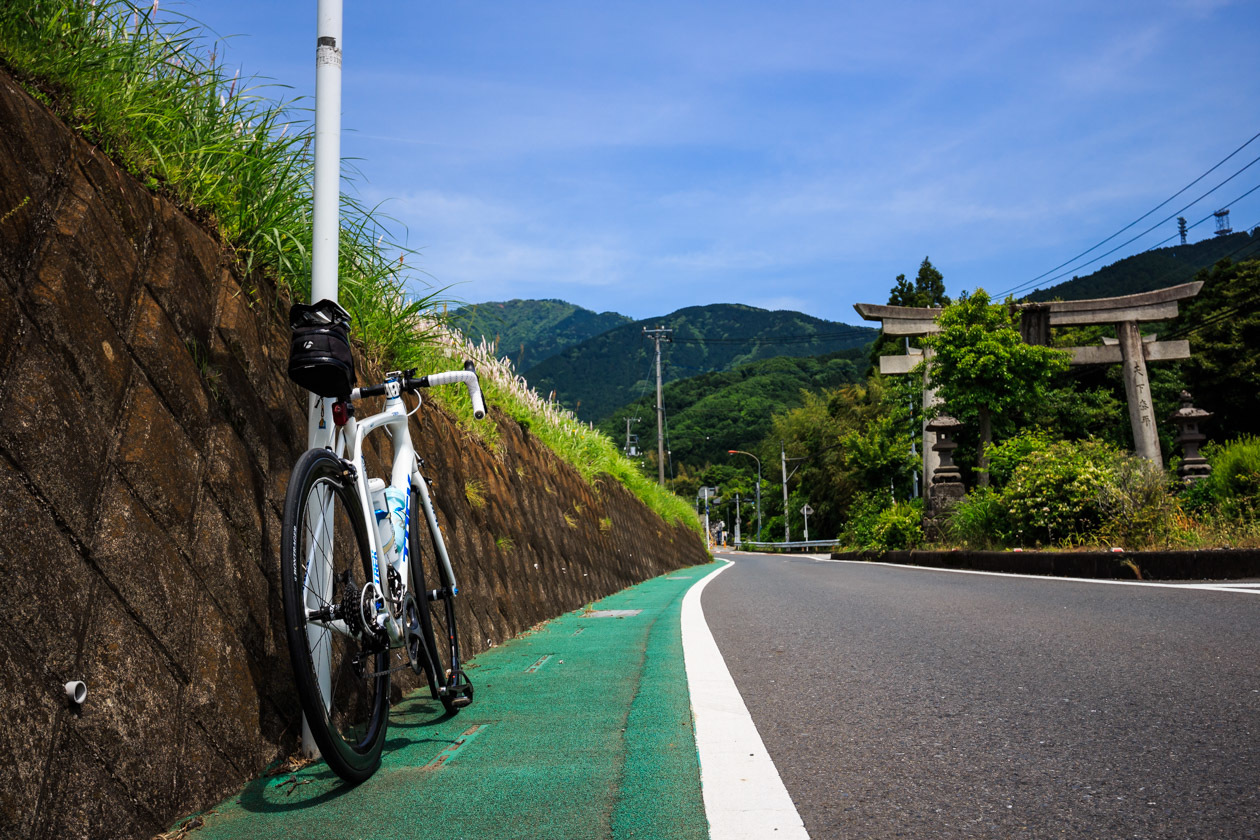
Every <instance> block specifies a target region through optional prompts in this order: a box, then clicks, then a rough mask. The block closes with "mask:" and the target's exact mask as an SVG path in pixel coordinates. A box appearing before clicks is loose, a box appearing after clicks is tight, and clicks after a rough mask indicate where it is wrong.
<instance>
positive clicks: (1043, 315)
mask: <svg viewBox="0 0 1260 840" xmlns="http://www.w3.org/2000/svg"><path fill="white" fill-rule="evenodd" d="M1201 288H1203V283H1202V282H1198V281H1196V282H1194V283H1183V284H1182V285H1180V286H1170V287H1168V288H1166V289H1157V290H1155V291H1153V292H1142V293H1140V294H1136V295H1123V296H1120V297H1110V298H1094V299H1092V300H1061V301H1053V302H1051V303H1019V304H1015V307H1014V308H1015V310H1016V311H1018V312H1019V313H1020V333H1021V334H1022V335H1023V337H1024V341H1026V342H1028V343H1029V344H1049V343H1050V327H1063V326H1079V325H1083V324H1114V325H1115V328H1116V338H1114V339H1107V338H1104V339H1103V343H1102V345H1101V346H1092V347H1065V348H1063V349H1065V350H1068V351H1070V352H1071V353H1072V360H1071V364H1073V365H1105V364H1122V365H1123V366H1124V367H1123V370H1124V393H1125V397H1126V399H1127V401H1128V404H1129V423H1130V424H1131V425H1132V427H1133V442H1134V448H1135V449H1136V450H1137V454H1138V455H1139V456H1141V457H1142V458H1145V459H1146V460H1148V461H1150V462H1151V463H1153V464H1155V465H1156V466H1159V467H1163V465H1164V459H1163V457H1162V456H1161V455H1160V451H1159V433H1158V430H1157V429H1156V425H1155V410H1154V408H1153V406H1152V405H1151V381H1150V377H1149V376H1148V375H1147V372H1146V363H1147V362H1161V361H1168V360H1172V359H1188V358H1190V342H1189V341H1185V340H1182V341H1157V340H1156V337H1155V336H1153V335H1148V336H1143V335H1142V334H1141V331H1140V330H1139V328H1138V324H1140V323H1143V322H1148V321H1169V320H1172V319H1173V318H1176V317H1177V315H1178V311H1179V310H1178V306H1177V302H1178V301H1181V300H1188V299H1190V298H1192V297H1194V296H1195V295H1197V294H1198V293H1199V289H1201Z"/></svg>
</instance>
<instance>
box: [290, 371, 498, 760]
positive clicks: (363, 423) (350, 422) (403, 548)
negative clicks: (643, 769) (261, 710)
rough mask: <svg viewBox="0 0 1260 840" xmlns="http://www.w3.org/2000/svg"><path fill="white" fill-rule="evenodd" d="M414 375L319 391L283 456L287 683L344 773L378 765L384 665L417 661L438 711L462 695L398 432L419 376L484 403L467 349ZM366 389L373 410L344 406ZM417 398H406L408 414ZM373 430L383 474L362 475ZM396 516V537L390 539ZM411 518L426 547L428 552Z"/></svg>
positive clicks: (438, 539)
mask: <svg viewBox="0 0 1260 840" xmlns="http://www.w3.org/2000/svg"><path fill="white" fill-rule="evenodd" d="M414 374H415V371H414V370H412V371H406V372H394V373H390V374H388V375H387V376H386V380H385V382H383V383H381V384H379V385H369V386H366V387H363V388H355V389H354V390H353V391H352V392H351V393H350V395H349V397H346V398H342V399H338V400H335V401H334V400H332V399H324V400H322V401H321V403H320V404H321V406H322V408H321V409H320V410H321V411H325V412H327V415H328V416H326V417H321V421H320V424H319V427H318V428H319V431H318V432H317V433H316V434H317V437H316V440H315V445H314V446H313V447H312V448H311V449H308V450H307V451H306V452H305V453H304V454H303V455H302V456H301V458H299V459H298V462H297V465H296V466H295V467H294V468H293V474H292V476H291V477H290V479H289V486H288V491H287V494H286V496H285V503H284V524H283V534H282V538H281V552H282V553H281V558H282V562H281V577H282V587H283V597H284V613H285V626H286V629H287V635H288V642H289V653H290V656H291V658H292V662H293V674H294V679H295V682H296V683H297V690H298V696H299V698H300V700H301V704H302V710H303V711H304V712H305V714H306V720H307V724H308V726H309V728H310V734H311V736H312V738H313V739H314V741H315V744H316V745H317V746H318V747H319V750H320V752H321V754H322V755H323V757H324V759H325V760H326V761H327V762H328V765H329V767H331V768H332V769H333V770H334V771H335V772H336V773H337V774H338V775H339V776H341V777H342V778H343V779H345V780H346V781H348V782H351V783H354V784H357V783H359V782H362V781H364V780H365V779H367V778H368V777H369V776H371V775H372V774H373V773H374V772H375V771H376V768H377V767H378V766H379V764H380V760H381V749H382V747H383V745H384V743H385V731H386V729H387V727H388V723H389V693H390V691H389V689H390V674H392V673H395V672H397V671H400V670H403V669H404V668H410V669H411V670H413V671H414V672H415V673H417V674H419V673H421V672H422V671H423V672H424V674H425V676H426V677H427V680H428V684H429V691H430V693H431V694H432V696H433V698H434V699H436V700H440V701H441V703H442V705H443V706H444V707H445V709H446V711H447V713H448V714H455V713H456V712H458V711H459V710H460V709H461V708H463V707H465V706H467V705H468V704H469V703H471V702H472V699H473V686H472V683H471V682H470V681H469V680H468V677H467V676H466V675H465V674H464V672H463V670H462V668H461V661H460V657H459V638H458V635H457V633H456V631H455V606H454V598H455V595H456V594H457V593H458V592H459V588H458V586H457V584H456V581H455V572H454V570H453V569H452V567H451V560H450V557H449V556H448V554H447V550H446V543H445V541H444V540H443V539H442V532H441V529H440V528H439V527H438V522H437V517H436V516H435V514H434V510H433V503H432V500H431V498H430V496H429V483H428V482H427V481H426V480H425V478H424V476H423V475H422V474H421V472H420V469H421V467H422V466H423V461H422V460H421V459H420V457H419V456H418V455H417V454H416V452H415V449H414V447H413V445H412V442H411V435H410V434H409V432H408V428H407V418H408V417H409V416H410V414H409V413H408V411H407V408H406V403H405V399H404V395H406V394H415V395H416V398H417V400H418V401H419V399H420V397H419V394H418V391H419V390H420V389H422V388H427V387H429V386H432V385H444V384H449V383H457V382H462V383H463V384H465V385H466V386H467V387H468V392H469V396H470V397H471V398H472V405H473V414H474V415H475V416H476V417H477V418H478V419H480V418H482V417H484V416H485V413H486V408H485V403H484V402H483V400H482V396H481V387H480V383H479V382H478V380H477V373H476V370H475V368H474V366H473V363H472V362H467V363H465V365H464V370H458V371H448V372H445V373H435V374H430V375H428V376H424V377H420V378H418V379H417V378H415V376H414ZM373 396H384V397H385V407H384V409H383V410H382V411H381V412H380V413H379V414H374V415H372V416H371V417H366V418H363V419H356V417H355V412H354V403H355V401H356V400H358V399H361V398H363V397H373ZM419 408H420V404H419V402H417V404H416V406H415V408H414V409H412V411H411V413H415V411H417V410H419ZM378 430H384V431H385V432H386V433H387V434H388V435H390V436H391V437H392V440H393V464H392V469H391V471H390V476H389V481H388V483H386V482H385V480H384V479H382V478H369V477H368V471H367V464H366V462H365V461H364V458H363V443H364V440H365V439H366V438H367V436H368V435H369V434H371V433H373V432H376V431H378ZM319 436H323V439H320V437H319ZM390 491H392V492H390ZM391 501H392V502H393V504H392V505H391V504H390V502H391ZM390 507H393V511H392V512H391V511H390ZM417 511H419V512H422V513H423V516H422V517H421V516H419V515H416V514H417ZM399 516H401V520H402V527H401V528H400V529H397V531H396V533H398V535H399V537H400V539H397V540H395V539H391V536H390V535H391V531H394V530H395V529H394V521H395V520H396V519H397V518H398V517H399ZM422 519H423V522H424V523H425V525H427V528H428V532H429V536H430V538H431V541H432V547H433V552H432V553H433V556H432V557H429V558H428V559H427V560H426V559H425V558H424V557H423V555H422V550H421V549H422V540H421V534H420V530H421V524H420V523H421V520H422ZM393 542H401V543H402V545H400V546H394V545H392V544H391V543H393ZM426 566H428V569H429V570H430V571H429V575H430V576H428V577H426V569H425V567H426ZM439 604H441V605H442V607H441V608H440V609H439V608H438V606H437V605H439ZM435 630H436V631H437V632H436V634H435ZM437 636H440V637H441V638H437ZM395 660H397V662H398V663H400V664H395Z"/></svg>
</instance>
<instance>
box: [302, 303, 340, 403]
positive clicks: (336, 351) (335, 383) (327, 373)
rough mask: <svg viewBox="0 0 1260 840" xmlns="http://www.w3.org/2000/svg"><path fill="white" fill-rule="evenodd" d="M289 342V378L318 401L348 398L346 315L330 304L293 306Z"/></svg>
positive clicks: (335, 305)
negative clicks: (326, 398)
mask: <svg viewBox="0 0 1260 840" xmlns="http://www.w3.org/2000/svg"><path fill="white" fill-rule="evenodd" d="M289 326H290V327H292V329H293V340H292V342H291V343H290V345H289V378H290V379H292V380H293V381H294V382H296V383H297V384H299V385H301V386H302V387H303V388H305V389H306V390H308V391H313V392H314V393H316V394H319V395H320V396H321V397H348V396H350V391H351V389H352V388H354V355H353V354H352V353H351V352H350V315H349V314H348V313H347V312H346V310H344V309H342V308H341V307H340V306H338V305H337V304H336V303H334V302H333V301H331V300H321V301H320V302H319V303H295V304H293V308H292V309H290V310H289Z"/></svg>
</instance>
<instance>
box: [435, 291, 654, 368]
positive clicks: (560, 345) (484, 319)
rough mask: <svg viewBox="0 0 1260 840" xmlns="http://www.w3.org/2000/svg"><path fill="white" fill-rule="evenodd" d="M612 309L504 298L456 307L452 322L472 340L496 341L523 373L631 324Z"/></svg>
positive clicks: (560, 302)
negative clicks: (594, 337)
mask: <svg viewBox="0 0 1260 840" xmlns="http://www.w3.org/2000/svg"><path fill="white" fill-rule="evenodd" d="M631 320H632V319H631V318H629V317H628V316H626V315H621V314H618V313H616V312H592V311H591V310H589V309H583V308H582V307H580V306H577V305H576V304H572V303H566V302H565V301H562V300H508V301H490V302H488V303H477V304H471V305H469V306H464V307H461V308H459V309H456V310H455V311H454V312H452V313H451V321H452V322H453V324H454V326H455V327H456V328H458V329H459V331H460V332H462V333H463V334H464V335H466V336H468V337H469V338H471V339H473V340H474V341H476V340H477V339H479V338H485V339H487V340H488V341H497V342H498V355H500V356H507V357H508V358H510V359H511V360H512V363H513V364H514V365H515V366H516V369H517V370H518V371H521V372H524V371H527V370H529V369H530V368H531V367H533V366H534V365H536V364H538V363H539V362H541V361H542V360H544V359H547V358H549V357H551V356H554V355H555V354H556V353H559V352H560V351H561V350H564V349H565V348H566V347H572V346H573V345H575V344H580V343H581V342H583V341H585V340H586V339H588V338H591V337H592V336H596V335H599V334H600V333H602V332H606V331H608V330H611V329H613V328H614V327H619V326H621V325H622V324H628V323H630V321H631Z"/></svg>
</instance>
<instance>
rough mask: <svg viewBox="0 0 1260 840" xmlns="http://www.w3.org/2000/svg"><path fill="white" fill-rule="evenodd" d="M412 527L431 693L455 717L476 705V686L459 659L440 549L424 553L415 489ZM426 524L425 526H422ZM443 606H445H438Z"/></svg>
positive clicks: (421, 513) (421, 511) (414, 584)
mask: <svg viewBox="0 0 1260 840" xmlns="http://www.w3.org/2000/svg"><path fill="white" fill-rule="evenodd" d="M411 510H412V516H411V528H410V533H409V534H408V539H409V540H410V545H409V547H408V551H410V553H411V563H410V566H411V591H412V593H413V594H414V595H415V599H416V606H417V608H418V611H419V616H418V618H419V622H420V635H421V638H422V639H423V641H424V646H425V650H424V651H422V652H421V654H420V657H419V659H420V662H421V664H422V665H423V666H424V670H425V674H426V676H427V677H428V680H429V691H430V692H431V693H432V695H433V697H434V698H436V699H438V700H441V701H442V707H443V708H444V709H446V711H447V713H448V714H452V715H453V714H455V713H456V712H458V711H459V710H460V709H462V708H464V707H465V706H467V705H469V704H470V703H472V700H473V685H472V682H471V681H470V680H469V679H468V676H467V675H466V674H465V673H464V671H463V664H462V662H461V661H460V656H459V634H458V633H457V632H456V630H455V592H454V591H453V586H452V581H451V580H450V579H449V578H448V576H447V575H446V574H445V569H444V568H443V567H442V564H441V562H440V561H439V560H438V559H437V547H436V546H433V550H432V551H424V550H423V549H424V548H427V547H428V546H425V545H424V543H425V542H426V541H425V540H423V539H421V529H422V528H423V529H425V530H427V529H428V523H427V520H426V519H425V515H424V509H423V507H422V506H421V504H420V495H419V493H418V492H417V491H416V490H414V489H413V490H412V496H411ZM421 523H424V524H421ZM430 542H431V540H430ZM438 604H441V605H442V606H441V607H437V605H438Z"/></svg>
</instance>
